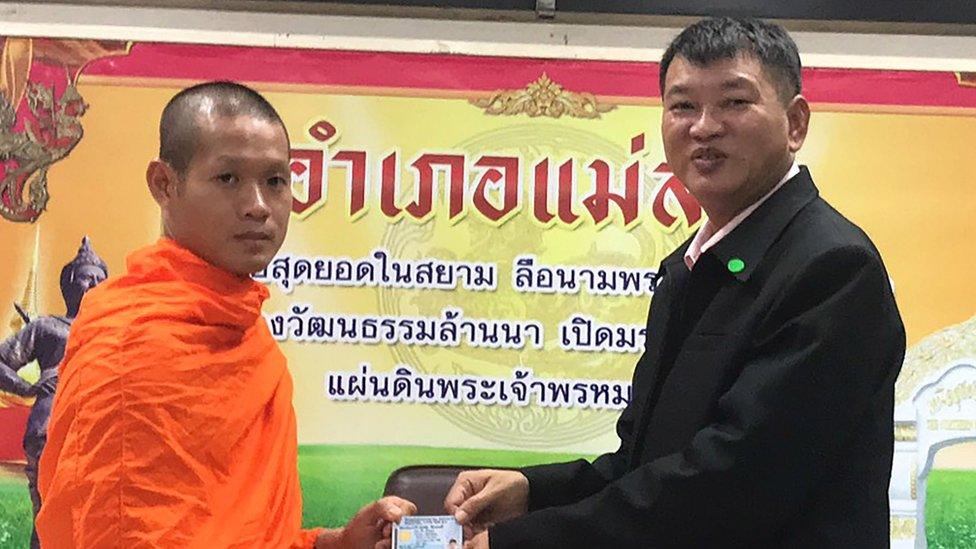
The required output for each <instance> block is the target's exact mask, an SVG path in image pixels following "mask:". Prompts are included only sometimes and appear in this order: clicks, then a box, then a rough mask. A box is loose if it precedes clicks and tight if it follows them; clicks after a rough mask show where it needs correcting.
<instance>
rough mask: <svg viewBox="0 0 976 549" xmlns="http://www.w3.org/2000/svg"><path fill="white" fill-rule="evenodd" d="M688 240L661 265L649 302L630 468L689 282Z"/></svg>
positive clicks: (639, 447) (637, 453)
mask: <svg viewBox="0 0 976 549" xmlns="http://www.w3.org/2000/svg"><path fill="white" fill-rule="evenodd" d="M690 241H691V240H690V239H689V240H688V241H686V242H685V243H684V244H682V245H681V246H679V247H678V249H677V250H675V251H674V252H673V253H672V254H671V255H669V256H668V257H667V258H665V259H664V261H662V262H661V269H660V272H662V273H663V278H660V279H659V280H658V285H657V288H656V289H655V291H654V298H653V299H652V302H651V309H650V313H649V314H648V317H647V330H646V331H647V336H646V340H645V341H646V343H645V345H644V356H642V357H641V360H640V362H638V365H637V371H636V372H635V374H634V390H633V395H634V398H635V402H634V404H635V405H636V406H637V414H636V415H635V416H634V417H635V418H636V421H635V425H634V431H633V433H634V440H633V444H632V445H631V456H630V461H631V464H632V466H633V464H635V463H636V460H639V459H640V455H641V453H642V452H643V444H644V439H645V437H644V436H643V432H644V430H645V429H646V428H647V421H648V418H649V416H650V411H651V410H653V408H654V404H655V402H652V400H656V399H653V398H652V395H654V394H655V393H656V389H657V385H658V384H659V383H661V381H662V380H660V379H658V377H659V375H658V374H659V372H660V369H661V356H662V355H663V353H664V351H665V348H664V345H665V343H666V342H667V341H668V330H669V329H671V328H673V326H674V319H675V316H676V315H677V312H678V310H677V307H675V301H676V300H678V299H680V297H679V296H681V295H682V292H683V290H684V286H685V284H686V283H687V281H688V277H689V274H690V272H689V271H688V268H687V267H686V266H685V264H684V259H683V258H684V255H685V250H687V249H688V244H689V243H690Z"/></svg>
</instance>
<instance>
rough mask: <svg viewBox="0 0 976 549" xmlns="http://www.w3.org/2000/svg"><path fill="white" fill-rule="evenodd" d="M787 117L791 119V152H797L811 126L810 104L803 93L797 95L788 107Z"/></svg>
mask: <svg viewBox="0 0 976 549" xmlns="http://www.w3.org/2000/svg"><path fill="white" fill-rule="evenodd" d="M786 118H787V120H788V121H789V124H790V127H789V144H790V152H792V153H795V152H797V151H799V150H800V147H802V146H803V142H804V141H805V140H806V138H807V129H808V128H809V127H810V104H809V103H807V100H806V98H805V97H803V96H802V95H797V96H796V97H794V98H793V100H792V101H790V104H789V105H788V106H787V107H786Z"/></svg>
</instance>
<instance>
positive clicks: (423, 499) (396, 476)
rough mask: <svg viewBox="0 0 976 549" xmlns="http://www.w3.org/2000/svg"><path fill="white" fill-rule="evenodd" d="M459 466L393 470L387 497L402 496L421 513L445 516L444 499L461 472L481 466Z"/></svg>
mask: <svg viewBox="0 0 976 549" xmlns="http://www.w3.org/2000/svg"><path fill="white" fill-rule="evenodd" d="M480 468H481V467H474V466H459V465H408V466H407V467H401V468H399V469H397V470H396V471H393V472H392V473H390V476H389V478H387V479H386V487H385V488H383V495H384V496H399V497H401V498H403V499H406V500H410V501H412V502H413V503H414V504H415V505H416V506H417V514H418V515H444V514H447V511H445V510H444V498H445V497H447V491H448V490H450V489H451V486H452V485H453V484H454V480H455V479H457V476H458V475H459V474H460V473H461V471H466V470H468V469H480Z"/></svg>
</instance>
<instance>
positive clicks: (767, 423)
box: [489, 168, 905, 549]
mask: <svg viewBox="0 0 976 549" xmlns="http://www.w3.org/2000/svg"><path fill="white" fill-rule="evenodd" d="M688 244H689V242H686V243H685V244H684V245H682V246H681V247H680V248H678V249H677V250H676V251H675V252H674V253H672V254H671V255H670V256H668V257H667V258H666V259H665V260H664V261H663V262H662V264H661V272H662V273H663V275H664V277H663V279H661V281H660V283H659V285H658V288H657V291H656V292H655V296H654V299H653V303H652V305H651V309H650V314H649V315H648V320H647V341H646V345H645V350H644V354H643V356H642V357H641V359H640V361H639V362H638V364H637V368H636V370H635V372H634V377H633V389H634V391H633V400H632V401H631V402H630V405H629V406H628V407H627V408H626V409H625V410H624V412H623V413H622V415H621V417H620V419H619V421H618V423H617V433H618V434H619V436H620V448H619V449H618V450H617V451H616V452H613V453H610V454H605V455H603V456H600V457H599V458H597V459H596V460H595V461H594V462H593V463H589V462H587V461H585V460H579V461H575V462H570V463H561V464H553V465H543V466H538V467H530V468H527V469H524V470H523V472H524V473H525V475H526V477H528V479H529V486H530V495H529V497H530V503H529V505H530V509H529V510H530V512H529V513H528V514H527V515H524V516H522V517H519V518H517V519H514V520H512V521H509V522H506V523H501V524H498V525H496V526H495V527H493V528H491V530H490V532H489V539H490V541H491V547H492V549H507V548H549V547H552V548H557V547H558V548H566V547H587V548H599V547H608V548H609V547H614V548H619V547H736V546H748V547H777V546H778V547H791V548H792V547H844V548H855V547H856V548H871V547H879V548H880V547H885V548H886V547H888V543H889V525H888V484H889V479H890V475H891V459H892V452H893V443H894V441H893V418H892V413H893V407H894V384H895V378H896V377H897V375H898V372H899V370H900V368H901V364H902V360H903V358H904V353H905V332H904V327H903V325H902V322H901V318H900V316H899V314H898V310H897V308H896V306H895V300H894V297H893V295H892V291H891V285H890V283H889V279H888V276H887V273H886V272H885V268H884V265H883V264H882V262H881V257H880V256H879V254H878V251H877V250H876V249H875V247H874V245H873V244H872V243H871V241H870V240H869V239H868V237H867V236H866V235H865V234H864V233H863V232H862V231H861V230H860V229H859V228H857V227H856V226H855V225H853V224H852V223H850V222H849V221H848V220H846V219H845V218H844V217H843V216H841V215H840V214H839V213H837V211H836V210H834V209H833V208H832V207H831V206H830V205H828V204H827V203H826V202H824V201H823V200H822V199H821V198H820V197H819V196H818V193H817V189H816V187H815V186H814V184H813V181H812V180H811V179H810V174H809V173H808V172H807V170H806V168H802V169H801V171H800V174H799V175H797V176H796V177H794V178H793V179H791V180H790V181H789V182H787V183H786V184H784V186H783V187H782V188H780V189H779V190H778V191H777V192H776V193H774V194H773V195H772V196H771V197H770V198H769V199H768V200H767V201H766V202H764V203H763V204H762V205H761V206H760V207H759V208H758V209H757V210H756V211H755V212H753V214H752V215H750V216H749V217H748V218H746V219H745V221H744V222H743V223H742V224H741V225H739V226H738V227H737V228H736V229H735V230H733V231H732V232H731V233H730V234H728V235H727V236H726V237H725V238H724V239H722V240H721V241H720V242H719V243H718V244H717V245H716V246H715V247H713V248H711V249H710V250H709V251H708V252H706V253H705V254H703V255H702V256H701V258H700V259H699V262H698V263H697V264H696V265H695V268H694V270H692V271H689V270H688V269H687V267H686V266H685V264H684V262H683V256H684V253H685V250H686V249H687V247H688ZM733 259H739V260H741V261H742V263H744V268H743V269H742V270H741V271H739V272H732V271H733V270H735V269H734V268H733V269H730V268H729V267H728V265H729V262H730V261H732V260H733ZM689 311H690V312H689Z"/></svg>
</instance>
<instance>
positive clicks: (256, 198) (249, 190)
mask: <svg viewBox="0 0 976 549" xmlns="http://www.w3.org/2000/svg"><path fill="white" fill-rule="evenodd" d="M243 188H244V189H245V190H244V191H243V192H244V195H245V196H244V198H243V200H244V204H243V208H244V210H243V212H244V217H246V218H248V219H254V220H256V221H264V220H265V219H267V218H268V216H269V215H271V209H270V208H269V207H268V197H267V196H265V194H264V193H265V192H266V189H265V186H264V185H262V184H261V183H257V182H255V183H251V184H249V185H243Z"/></svg>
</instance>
